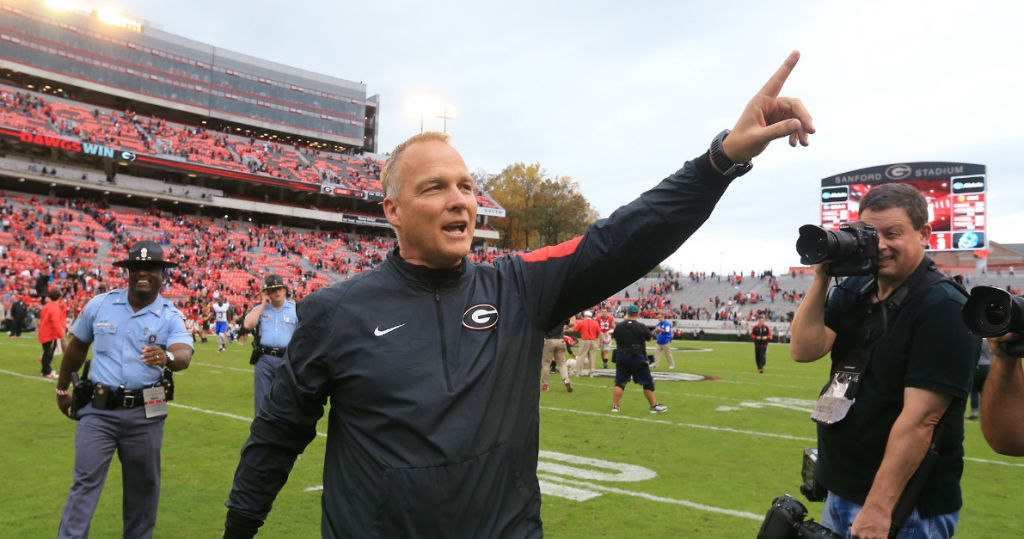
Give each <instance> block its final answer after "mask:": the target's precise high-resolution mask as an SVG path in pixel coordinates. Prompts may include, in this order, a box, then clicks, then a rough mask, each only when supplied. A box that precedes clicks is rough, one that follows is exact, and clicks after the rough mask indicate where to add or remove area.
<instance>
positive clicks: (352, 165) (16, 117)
mask: <svg viewBox="0 0 1024 539" xmlns="http://www.w3.org/2000/svg"><path fill="white" fill-rule="evenodd" d="M0 127H6V128H8V129H11V130H13V131H19V132H24V133H31V134H40V135H48V136H54V137H57V136H59V137H64V138H67V139H70V140H75V141H78V142H82V143H88V144H97V145H101V146H105V147H108V148H111V149H113V150H116V151H130V152H135V153H139V154H148V155H154V156H162V157H171V158H173V159H180V160H183V161H186V162H190V163H195V164H199V165H204V166H208V167H213V168H216V169H224V170H229V171H235V172H244V173H249V174H253V175H257V176H268V177H272V178H279V179H284V180H289V181H294V182H299V183H303V184H315V185H320V184H321V183H331V184H337V185H340V186H341V187H342V188H344V189H349V190H352V191H356V192H367V191H369V192H382V191H383V188H382V186H381V183H380V170H381V168H382V167H383V165H384V162H383V161H382V160H380V159H378V158H376V157H373V156H362V157H354V156H350V155H343V154H339V153H334V152H328V151H323V150H320V149H318V148H312V147H298V146H292V145H288V144H283V143H281V142H275V141H267V140H259V139H253V138H249V137H241V136H238V135H234V134H231V133H226V132H218V131H212V130H209V129H206V128H205V127H202V126H195V125H185V124H180V123H175V122H170V121H168V120H166V119H162V118H157V117H152V116H143V115H139V114H136V113H134V112H131V111H115V110H111V109H108V108H104V107H94V106H90V105H86V104H84V103H79V102H76V101H73V100H70V99H65V98H61V97H55V96H51V95H44V94H38V93H35V92H32V91H28V90H24V89H19V88H14V87H11V86H6V85H0ZM477 202H478V203H479V204H480V206H481V207H485V208H494V209H498V208H500V206H499V205H498V204H497V203H496V202H495V201H494V200H493V199H492V198H490V197H489V196H488V195H487V194H486V193H482V192H481V193H477Z"/></svg>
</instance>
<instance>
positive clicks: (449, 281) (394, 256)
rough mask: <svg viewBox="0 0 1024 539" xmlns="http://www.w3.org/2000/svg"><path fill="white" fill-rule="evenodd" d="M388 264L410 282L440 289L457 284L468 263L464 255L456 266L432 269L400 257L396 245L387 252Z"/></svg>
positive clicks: (431, 288) (430, 288) (432, 288)
mask: <svg viewBox="0 0 1024 539" xmlns="http://www.w3.org/2000/svg"><path fill="white" fill-rule="evenodd" d="M388 265H389V266H390V267H391V268H393V269H394V270H395V272H396V273H398V275H399V276H400V277H401V278H403V279H405V280H407V281H410V282H412V283H415V284H419V285H420V286H422V287H423V288H426V289H428V290H441V289H446V288H451V287H453V286H455V285H456V284H458V282H459V280H460V279H462V277H463V276H464V275H465V274H466V270H467V268H468V267H469V263H468V261H467V260H466V257H462V261H461V262H459V265H458V266H455V267H454V268H448V269H432V268H428V267H426V266H421V265H419V264H412V263H410V262H408V261H406V260H405V259H404V258H402V254H401V253H400V252H399V249H398V247H395V249H394V250H393V251H391V252H390V253H388Z"/></svg>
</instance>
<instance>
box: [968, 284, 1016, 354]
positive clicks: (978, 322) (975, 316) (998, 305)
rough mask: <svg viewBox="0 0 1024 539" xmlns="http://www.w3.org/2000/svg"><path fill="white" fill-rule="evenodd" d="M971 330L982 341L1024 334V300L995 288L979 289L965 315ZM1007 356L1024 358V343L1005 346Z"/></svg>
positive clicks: (979, 287) (1009, 343) (978, 287)
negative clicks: (1013, 334) (982, 339)
mask: <svg viewBox="0 0 1024 539" xmlns="http://www.w3.org/2000/svg"><path fill="white" fill-rule="evenodd" d="M961 313H962V314H963V317H964V323H966V324H967V328H968V329H970V330H971V332H973V333H974V334H975V335H978V336H979V337H1002V336H1003V335H1006V334H1007V333H1024V298H1022V297H1020V296H1014V295H1011V294H1010V293H1009V292H1007V291H1006V290H1003V289H1002V288H996V287H994V286H975V287H974V288H973V289H971V297H970V298H969V299H968V300H967V303H966V304H964V308H963V310H962V311H961ZM1002 346H1003V348H1005V349H1006V351H1007V352H1009V353H1011V354H1013V355H1016V356H1021V357H1024V339H1021V340H1017V341H1013V342H1006V343H1002Z"/></svg>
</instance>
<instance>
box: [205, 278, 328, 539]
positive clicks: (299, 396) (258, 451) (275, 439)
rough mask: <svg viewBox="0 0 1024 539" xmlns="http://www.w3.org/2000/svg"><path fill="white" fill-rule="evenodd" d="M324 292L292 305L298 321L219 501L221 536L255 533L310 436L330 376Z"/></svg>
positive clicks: (326, 291)
mask: <svg viewBox="0 0 1024 539" xmlns="http://www.w3.org/2000/svg"><path fill="white" fill-rule="evenodd" d="M329 291H330V289H327V290H323V291H320V292H318V293H314V294H311V295H309V296H307V297H306V298H305V299H303V300H302V301H301V302H299V304H298V308H297V311H298V318H299V324H298V326H297V327H296V329H295V333H294V334H293V335H292V339H291V341H290V342H289V344H288V349H287V353H286V354H285V358H284V361H283V362H282V363H281V367H280V368H279V369H278V370H277V372H275V373H274V381H273V383H272V385H271V388H270V393H269V394H268V395H267V400H266V401H265V402H264V405H263V407H262V408H261V409H260V412H259V414H258V415H257V416H256V418H255V419H253V422H252V425H251V426H250V428H249V431H250V434H249V439H248V440H246V442H245V445H244V446H243V447H242V456H241V459H240V461H239V463H238V469H237V470H236V471H235V479H234V484H233V485H232V488H231V493H230V494H229V495H228V500H227V502H226V503H225V505H226V506H227V508H228V517H227V521H226V533H225V537H228V536H231V537H251V536H252V534H254V533H255V531H256V529H257V528H258V527H259V526H260V525H262V524H263V520H264V519H266V517H267V514H268V513H269V512H270V508H271V505H272V504H273V501H274V498H276V497H277V493H278V492H279V491H280V490H281V487H283V486H284V484H285V482H286V481H287V479H288V474H289V473H290V472H291V469H292V466H293V465H294V463H295V458H296V457H297V456H298V454H299V453H302V451H303V450H304V449H305V447H306V445H308V444H309V442H310V441H312V440H313V438H314V437H316V423H317V421H318V420H319V419H320V417H321V416H323V413H324V405H325V404H326V403H327V395H328V390H329V385H330V381H331V377H330V373H329V369H328V368H327V363H326V361H327V358H328V353H329V350H328V349H327V348H326V347H325V345H324V341H325V339H323V335H325V334H327V333H328V331H327V329H326V328H327V327H329V325H330V319H331V317H332V315H333V311H334V310H335V309H334V308H333V307H332V306H331V305H330V302H328V301H326V297H325V296H328V295H329ZM250 531H251V533H249V532H250Z"/></svg>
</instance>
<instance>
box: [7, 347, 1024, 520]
mask: <svg viewBox="0 0 1024 539" xmlns="http://www.w3.org/2000/svg"><path fill="white" fill-rule="evenodd" d="M673 346H675V347H678V350H677V351H676V352H675V358H676V362H677V365H678V367H677V368H676V369H675V370H673V371H670V370H668V369H667V368H666V366H665V365H664V364H663V365H661V367H660V368H659V369H658V372H659V373H664V374H665V375H666V377H669V376H671V377H672V378H676V379H677V380H668V379H664V380H659V381H658V382H657V395H658V400H659V401H660V402H661V403H663V404H666V405H668V406H669V411H668V413H665V414H657V415H655V414H650V413H649V412H648V406H647V403H646V400H645V399H644V398H643V395H642V391H641V389H640V388H639V386H636V385H631V386H630V387H629V388H628V389H627V390H626V394H625V395H624V396H623V399H622V412H621V413H618V414H613V413H611V411H610V408H611V393H612V390H611V387H612V379H611V377H610V375H611V374H612V371H610V370H609V371H604V373H605V374H607V376H599V377H595V378H573V384H574V387H575V391H574V392H573V393H571V394H570V393H567V392H566V391H565V390H564V388H563V387H562V385H561V384H560V383H559V382H558V376H557V375H553V377H552V382H553V383H552V386H551V391H548V392H542V393H541V395H540V456H539V465H538V468H539V476H540V480H541V490H542V491H543V495H544V496H543V499H544V505H543V509H542V517H543V519H544V527H545V535H546V536H548V537H552V538H576V537H637V536H640V537H666V538H669V537H720V538H742V537H754V536H755V535H756V533H757V530H758V528H759V527H760V524H761V521H762V519H763V518H764V515H765V512H766V511H767V509H768V507H769V505H770V503H771V501H772V499H773V498H774V497H776V496H778V495H781V494H783V493H789V494H792V495H794V496H795V497H796V498H797V499H798V500H800V501H801V502H802V503H804V505H806V506H807V508H808V510H809V512H810V515H809V516H810V517H813V518H814V519H815V520H818V519H819V517H820V513H821V506H822V504H820V503H809V502H807V501H806V500H805V499H804V498H803V497H802V496H801V495H800V494H799V491H798V488H799V485H800V476H799V471H800V463H801V453H802V451H803V449H804V448H806V447H813V446H814V445H815V430H814V423H813V422H812V421H811V420H810V418H809V414H810V411H811V409H812V407H813V404H814V398H815V397H816V395H817V393H818V390H819V389H820V387H821V386H822V385H823V383H824V382H825V379H826V377H827V372H828V362H827V359H826V360H821V361H818V362H816V363H813V364H796V363H794V362H793V361H792V360H790V359H789V355H788V351H787V349H786V345H776V344H773V345H771V346H770V347H769V350H768V366H767V368H766V369H765V373H764V374H758V373H757V371H756V369H755V368H754V358H753V355H754V354H753V346H752V345H751V344H749V343H716V342H701V343H695V342H686V341H682V342H681V341H675V342H674V343H673ZM684 348H686V350H684ZM249 350H250V349H249V348H248V347H243V346H240V345H230V346H229V348H228V351H227V352H224V353H217V352H216V344H215V343H214V342H210V343H206V344H198V345H197V353H196V356H195V357H194V358H193V361H192V366H191V367H190V368H189V369H188V370H186V371H184V372H181V373H177V374H176V375H175V381H176V384H177V387H176V391H175V395H176V400H175V401H173V402H172V403H171V404H170V410H169V417H168V419H167V422H166V426H165V432H164V444H163V457H162V458H163V485H162V493H161V498H160V512H159V517H158V519H157V527H156V534H155V537H161V538H178V537H188V538H193V537H210V538H213V537H220V534H221V532H222V531H223V522H224V514H225V508H224V505H223V504H224V500H225V499H226V497H227V494H228V491H229V489H230V487H231V479H232V477H233V474H234V470H235V467H236V465H237V464H238V456H239V450H240V449H241V446H242V443H243V442H244V441H245V439H246V437H247V435H248V426H249V421H250V420H251V418H252V369H251V367H250V366H249V364H248V358H249ZM39 352H40V346H39V345H38V343H36V342H35V335H34V334H28V335H26V336H25V338H23V339H20V340H13V341H12V340H8V339H7V338H6V337H5V336H4V337H3V338H2V340H0V395H2V397H0V402H2V403H3V410H2V413H0V433H2V437H0V452H2V455H3V458H2V459H0V477H2V478H3V484H2V486H0V507H2V508H3V511H2V512H0V536H2V537H10V538H22V537H24V538H35V537H51V536H54V535H55V534H56V531H57V525H58V522H59V520H60V512H61V508H62V506H63V503H64V499H65V497H66V496H67V491H68V487H69V486H70V483H71V470H72V464H73V450H74V427H75V422H73V421H71V420H69V419H67V418H65V417H62V416H61V415H60V414H59V412H58V410H57V406H56V399H55V397H54V390H53V389H54V385H55V384H54V380H50V379H46V378H42V377H41V376H39V363H36V362H35V359H36V358H37V357H39ZM59 360H60V357H58V358H57V359H56V360H55V363H57V364H58V365H59ZM538 364H539V361H538ZM538 371H539V365H538ZM683 373H688V374H696V375H702V376H683ZM538 374H539V372H538ZM659 377H660V376H659ZM538 380H539V376H538ZM538 383H539V382H538ZM318 430H319V431H320V433H321V435H320V436H318V437H317V438H316V439H315V440H314V441H313V442H312V443H311V444H310V445H309V446H308V447H307V449H306V452H305V453H304V454H302V455H301V456H300V457H299V460H298V461H297V462H296V465H295V468H294V469H293V471H292V473H291V476H290V478H289V480H288V484H287V485H286V486H285V487H284V489H283V490H282V491H281V493H280V495H279V496H278V498H277V501H276V502H275V504H274V510H273V511H272V512H271V514H270V517H269V519H268V521H267V523H266V524H265V525H264V527H263V528H262V531H261V533H260V535H259V536H260V537H281V538H290V539H295V538H308V537H319V533H320V489H321V471H322V464H323V452H324V447H325V443H324V442H325V438H324V434H325V433H326V422H325V421H321V423H320V426H319V429H318ZM964 443H965V448H966V453H967V460H966V462H965V464H964V478H963V481H962V486H963V490H964V508H963V510H962V514H961V519H960V527H959V533H958V534H957V536H958V537H993V538H998V537H1021V536H1024V521H1022V520H1021V518H1020V517H1019V513H1017V511H1018V510H1019V509H1020V507H1021V504H1022V503H1024V458H1020V459H1014V458H1011V457H1004V456H1001V455H997V454H995V453H994V452H993V451H992V450H991V449H989V447H988V446H987V445H986V444H985V441H984V439H983V438H982V435H981V431H980V427H979V425H978V423H977V422H976V421H969V422H967V425H966V439H965V442H964ZM442 503H443V502H442ZM91 533H92V536H93V537H118V536H120V533H121V473H120V467H119V463H118V461H117V459H116V458H115V459H114V461H113V463H112V465H111V468H110V473H109V476H108V481H107V486H106V488H105V490H104V493H103V496H102V498H101V500H100V505H99V508H98V509H97V511H96V516H95V517H94V518H93V521H92V531H91Z"/></svg>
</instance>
